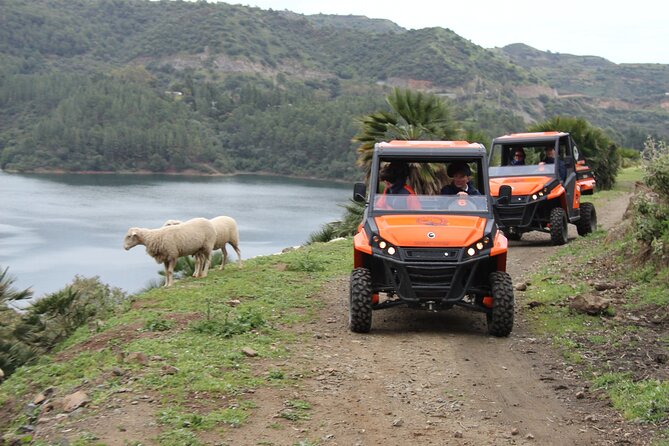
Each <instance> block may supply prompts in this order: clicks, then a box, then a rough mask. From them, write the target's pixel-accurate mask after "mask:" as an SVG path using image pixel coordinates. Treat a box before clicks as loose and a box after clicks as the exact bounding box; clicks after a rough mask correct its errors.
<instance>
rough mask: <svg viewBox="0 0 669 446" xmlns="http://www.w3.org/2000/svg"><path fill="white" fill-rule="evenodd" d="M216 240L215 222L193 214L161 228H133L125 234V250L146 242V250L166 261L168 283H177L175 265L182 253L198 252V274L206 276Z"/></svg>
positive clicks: (160, 260) (198, 275)
mask: <svg viewBox="0 0 669 446" xmlns="http://www.w3.org/2000/svg"><path fill="white" fill-rule="evenodd" d="M215 243H216V230H215V229H214V225H213V224H212V223H211V222H210V221H209V220H207V219H206V218H193V219H192V220H188V221H185V222H183V223H180V224H177V225H170V226H163V227H161V228H157V229H146V228H130V229H128V232H127V233H126V234H125V238H124V240H123V247H124V248H125V250H126V251H127V250H129V249H130V248H132V247H134V246H137V245H144V246H146V253H147V254H149V255H150V256H151V257H153V258H154V259H155V260H156V262H157V263H162V264H163V265H165V286H171V285H172V283H173V274H174V267H175V265H176V263H177V259H178V258H179V257H182V256H188V255H193V256H195V259H196V262H195V274H193V275H194V276H195V277H206V276H207V272H208V271H209V264H210V262H211V251H212V250H213V249H214V245H215Z"/></svg>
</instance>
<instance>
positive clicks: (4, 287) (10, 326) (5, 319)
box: [0, 268, 33, 376]
mask: <svg viewBox="0 0 669 446" xmlns="http://www.w3.org/2000/svg"><path fill="white" fill-rule="evenodd" d="M8 271H9V268H5V269H4V270H3V269H1V268H0V369H1V370H3V372H4V373H5V375H6V376H9V375H10V374H11V373H12V372H13V371H14V369H15V368H16V367H18V366H19V365H21V364H23V363H24V362H26V361H27V359H29V358H30V357H32V354H31V353H30V352H29V351H28V350H29V349H27V348H25V346H24V345H23V344H22V343H20V342H18V341H17V340H16V339H15V337H14V334H13V330H14V328H15V326H16V325H17V324H18V323H19V321H20V315H19V313H17V312H16V311H14V310H12V309H11V308H10V307H9V306H7V304H8V303H9V302H13V301H18V300H24V299H29V298H31V297H32V295H33V292H32V291H31V290H30V289H29V288H28V289H25V290H21V291H19V290H17V289H15V288H14V286H13V285H14V282H15V280H16V279H15V278H14V277H12V276H10V275H9V274H8V273H7V272H8Z"/></svg>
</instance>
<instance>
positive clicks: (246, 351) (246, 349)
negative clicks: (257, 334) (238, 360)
mask: <svg viewBox="0 0 669 446" xmlns="http://www.w3.org/2000/svg"><path fill="white" fill-rule="evenodd" d="M242 353H244V354H245V355H246V356H248V357H249V358H254V357H256V356H258V352H257V351H255V350H253V349H252V348H251V347H244V348H242Z"/></svg>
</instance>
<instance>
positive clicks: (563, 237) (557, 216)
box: [551, 208, 569, 245]
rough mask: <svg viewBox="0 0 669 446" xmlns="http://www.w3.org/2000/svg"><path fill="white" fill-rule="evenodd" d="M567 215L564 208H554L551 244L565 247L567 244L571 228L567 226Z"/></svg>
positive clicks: (552, 212)
mask: <svg viewBox="0 0 669 446" xmlns="http://www.w3.org/2000/svg"><path fill="white" fill-rule="evenodd" d="M567 224H568V222H567V214H565V212H564V209H562V208H553V209H552V210H551V242H553V244H554V245H564V244H565V243H567V237H568V235H569V227H568V226H567Z"/></svg>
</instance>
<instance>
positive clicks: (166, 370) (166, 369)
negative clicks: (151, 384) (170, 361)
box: [160, 364, 179, 375]
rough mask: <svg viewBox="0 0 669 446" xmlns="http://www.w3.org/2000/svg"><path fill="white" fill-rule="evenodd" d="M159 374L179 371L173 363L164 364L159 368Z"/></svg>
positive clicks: (171, 373)
mask: <svg viewBox="0 0 669 446" xmlns="http://www.w3.org/2000/svg"><path fill="white" fill-rule="evenodd" d="M160 371H161V374H162V375H176V374H177V373H179V369H178V368H176V367H174V366H173V365H167V364H166V365H164V366H162V367H161V368H160Z"/></svg>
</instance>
